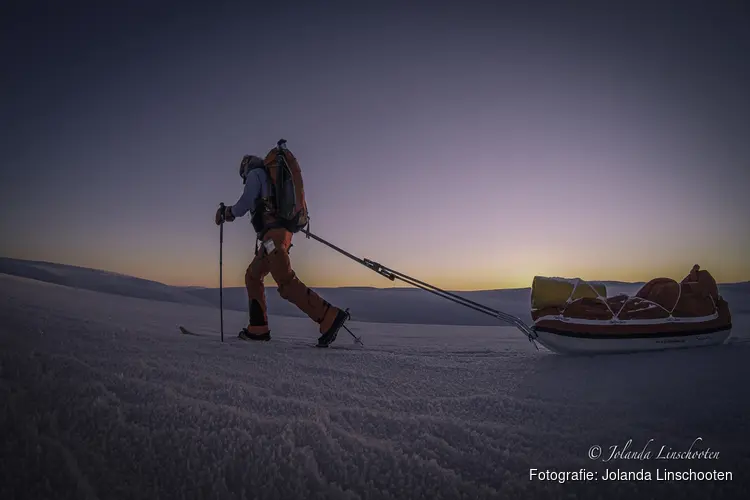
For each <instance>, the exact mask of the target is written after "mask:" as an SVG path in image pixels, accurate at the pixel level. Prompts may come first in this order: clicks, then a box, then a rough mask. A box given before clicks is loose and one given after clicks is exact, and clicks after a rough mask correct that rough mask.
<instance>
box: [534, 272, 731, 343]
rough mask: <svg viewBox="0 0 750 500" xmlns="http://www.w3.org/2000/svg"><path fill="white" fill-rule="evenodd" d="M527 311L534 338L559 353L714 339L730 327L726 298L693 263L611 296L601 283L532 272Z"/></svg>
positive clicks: (722, 338)
mask: <svg viewBox="0 0 750 500" xmlns="http://www.w3.org/2000/svg"><path fill="white" fill-rule="evenodd" d="M582 289H583V290H586V292H582V291H581V290H582ZM531 317H532V320H533V326H532V330H533V331H534V333H535V334H536V338H535V340H536V341H538V342H539V343H540V344H542V345H543V346H545V347H547V348H548V349H550V350H552V351H555V352H560V353H604V352H628V351H644V350H645V351H647V350H662V349H669V348H678V347H701V346H710V345H718V344H722V343H723V342H725V341H726V340H727V338H729V336H730V335H731V331H732V318H731V313H730V311H729V304H728V303H727V302H726V301H725V300H724V299H723V297H722V296H721V295H720V294H719V290H718V287H717V285H716V281H715V280H714V279H713V277H712V276H711V274H710V273H709V272H708V271H703V270H700V267H699V266H695V267H693V270H692V271H691V272H690V274H689V275H688V276H686V277H685V278H684V279H683V280H682V281H681V282H679V283H678V282H677V281H675V280H673V279H670V278H656V279H653V280H651V281H649V282H648V283H646V284H645V285H643V286H642V287H641V289H640V290H638V292H636V293H635V294H633V295H626V294H620V295H615V296H612V297H607V294H606V287H605V286H604V285H603V284H601V283H597V284H593V283H589V282H586V281H584V280H581V279H565V278H547V277H540V276H537V277H535V278H534V283H533V285H532V293H531Z"/></svg>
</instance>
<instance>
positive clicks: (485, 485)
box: [0, 274, 750, 500]
mask: <svg viewBox="0 0 750 500" xmlns="http://www.w3.org/2000/svg"><path fill="white" fill-rule="evenodd" d="M735 292H736V293H737V294H738V295H737V296H738V297H739V296H743V297H747V296H748V295H747V291H746V290H745V289H742V290H739V291H738V290H735ZM392 293H397V292H392ZM493 293H495V292H489V295H488V296H491V295H492V294H493ZM425 295H427V294H425ZM477 300H479V299H477ZM728 300H729V301H730V306H733V303H732V299H731V298H728ZM527 304H528V303H527ZM737 305H738V307H737V309H736V310H739V311H742V312H740V313H736V312H735V307H732V310H733V312H734V313H735V316H734V318H735V328H734V334H733V338H732V339H731V340H732V341H731V343H729V344H728V345H724V346H721V347H716V348H706V349H694V350H684V351H672V352H661V353H644V354H631V355H617V356H596V357H575V358H574V357H566V356H561V355H556V354H552V353H550V352H547V351H545V350H540V351H537V350H535V349H534V348H533V346H532V345H531V344H530V343H529V342H528V341H527V340H526V338H525V337H524V336H523V335H522V334H520V332H518V331H516V330H513V329H511V328H508V327H502V326H496V327H495V326H455V325H433V326H430V325H418V324H396V323H380V324H378V323H364V322H356V321H352V322H351V326H352V327H353V328H355V329H356V331H355V333H357V334H358V335H360V334H361V335H362V336H363V341H364V343H365V347H364V348H361V347H358V346H356V345H355V344H354V343H353V342H352V339H351V337H350V336H349V335H348V334H347V333H346V332H343V331H342V332H341V333H340V335H339V338H338V340H337V341H336V343H335V344H334V346H333V347H332V348H331V349H328V350H321V349H314V348H311V347H308V346H309V345H311V344H312V343H313V342H314V341H315V340H316V338H317V331H316V328H315V325H313V324H311V323H310V322H309V321H308V320H306V319H303V318H294V317H279V316H272V317H271V322H272V336H273V339H272V341H271V342H268V343H257V344H256V343H253V344H248V343H244V342H241V341H238V340H236V339H235V338H234V335H235V332H236V331H237V330H239V328H240V327H242V326H244V321H245V319H246V315H245V314H244V313H243V312H238V311H225V342H224V343H223V344H222V343H221V342H219V334H218V320H219V315H218V310H216V309H213V308H210V307H201V306H199V305H191V304H185V303H178V302H174V301H172V302H165V301H155V300H150V299H145V298H136V297H125V296H122V295H114V294H108V293H102V292H98V291H92V290H85V289H80V288H71V287H65V286H60V285H57V284H53V283H45V282H41V281H34V280H31V279H27V278H21V277H15V276H9V275H3V274H0V393H1V398H2V401H3V407H2V409H0V429H2V433H3V438H2V440H1V441H0V443H1V444H0V450H1V451H0V459H2V463H3V467H2V469H1V472H0V498H2V499H3V500H5V499H14V498H19V499H20V498H24V499H26V498H30V499H33V498H55V499H64V498H83V499H92V498H124V499H132V498H282V499H294V498H320V499H323V498H326V499H339V498H341V499H397V498H398V499H401V498H404V499H420V498H425V499H428V498H429V499H448V498H450V499H453V498H471V499H475V498H480V499H481V498H567V497H570V498H573V497H576V496H578V497H583V498H608V499H612V498H628V499H631V498H635V497H637V498H663V497H668V496H670V495H675V494H679V495H680V497H681V498H712V499H717V498H747V495H748V493H750V472H748V471H750V467H749V466H750V452H748V447H747V444H748V442H750V439H748V438H750V419H748V415H749V414H750V401H749V400H748V397H747V394H748V392H747V384H748V382H749V381H750V363H748V362H747V360H748V355H750V343H749V342H748V341H747V340H748V338H750V321H748V318H749V317H750V315H748V314H747V313H748V310H747V303H746V302H745V303H743V304H737ZM352 312H353V314H354V317H355V318H356V317H358V312H357V311H356V310H355V309H354V308H353V310H352ZM419 314H421V315H422V316H427V315H428V312H426V311H421V312H419ZM475 314H477V316H482V315H479V314H478V313H475ZM178 325H185V326H186V327H188V328H190V329H191V330H193V331H195V332H196V333H197V334H198V335H195V336H189V335H182V334H180V333H179V330H178V329H177V326H178ZM698 437H702V438H703V441H702V442H700V445H699V448H701V449H705V448H706V447H710V448H711V450H712V451H718V452H719V453H720V457H719V459H717V460H669V461H659V460H654V459H647V460H625V459H614V460H612V461H611V462H608V463H604V462H602V461H601V460H591V459H589V458H588V452H589V449H590V448H591V446H593V445H599V446H601V447H602V448H604V451H605V454H607V450H608V449H609V447H610V446H613V445H619V446H624V445H625V443H626V442H627V441H628V440H629V439H632V440H633V445H632V451H640V450H641V449H642V448H643V447H644V446H645V445H646V443H647V442H648V440H649V439H653V440H654V441H653V442H652V444H651V445H650V448H649V449H650V450H651V451H652V453H653V454H654V455H655V454H656V453H657V452H658V450H659V448H660V447H661V446H662V445H665V446H668V447H672V448H674V449H678V450H680V451H682V450H686V449H688V448H689V447H690V444H691V443H692V442H693V441H694V440H695V439H696V438H698ZM531 468H536V469H540V470H546V469H550V470H557V471H574V470H578V469H580V468H585V469H587V470H588V471H594V472H596V474H597V475H598V474H599V473H601V472H603V471H604V470H605V469H610V470H613V469H617V468H619V469H621V470H639V469H642V468H643V469H646V470H648V471H651V472H652V474H655V473H656V472H655V471H656V470H657V469H667V470H685V469H687V468H692V469H693V470H717V471H726V472H732V474H733V478H732V480H731V481H689V482H671V483H669V482H661V481H657V480H655V479H654V480H652V481H630V482H628V481H610V482H605V481H589V482H567V483H565V484H561V483H559V482H555V481H539V480H534V481H531V480H529V469H531ZM654 477H655V476H654Z"/></svg>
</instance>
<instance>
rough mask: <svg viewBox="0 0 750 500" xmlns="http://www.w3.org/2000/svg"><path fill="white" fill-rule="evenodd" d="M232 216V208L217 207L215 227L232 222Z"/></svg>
mask: <svg viewBox="0 0 750 500" xmlns="http://www.w3.org/2000/svg"><path fill="white" fill-rule="evenodd" d="M233 220H234V215H232V207H223V208H222V207H219V208H218V209H217V210H216V225H217V226H218V225H220V224H221V223H222V222H232V221H233Z"/></svg>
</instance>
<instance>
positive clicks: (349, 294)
mask: <svg viewBox="0 0 750 500" xmlns="http://www.w3.org/2000/svg"><path fill="white" fill-rule="evenodd" d="M0 273H4V274H10V275H14V276H20V277H24V278H30V279H35V280H39V281H45V282H49V283H55V284H58V285H64V286H69V287H74V288H84V289H87V290H94V291H99V292H104V293H110V294H116V295H123V296H127V297H137V298H142V299H149V300H158V301H166V302H177V303H182V304H190V305H196V306H204V307H218V306H219V290H218V288H205V287H175V286H170V285H165V284H164V283H159V282H156V281H150V280H145V279H141V278H135V277H132V276H125V275H122V274H117V273H112V272H108V271H101V270H96V269H88V268H83V267H77V266H69V265H65V264H54V263H49V262H35V261H27V260H19V259H10V258H4V257H0ZM599 283H604V284H606V285H607V293H608V295H615V294H618V293H627V294H632V293H635V292H636V291H637V290H638V289H639V288H640V287H641V286H642V285H643V283H623V282H619V281H599ZM720 289H721V291H722V294H724V295H725V297H726V298H727V300H728V301H729V303H730V305H731V306H732V309H733V310H737V311H738V312H739V311H740V310H746V309H747V308H748V307H750V306H749V305H748V304H750V282H745V283H732V284H726V285H720ZM315 291H316V292H318V293H319V294H320V295H321V296H322V297H323V298H325V299H326V300H328V301H329V302H331V303H333V304H335V305H338V306H340V307H348V308H350V309H351V311H352V317H353V319H356V320H358V321H367V322H382V323H407V324H439V325H478V326H479V325H497V324H498V321H497V320H496V319H495V318H494V317H492V316H488V315H484V314H481V313H478V312H476V311H473V310H471V309H468V308H466V307H463V306H460V305H458V304H455V303H452V302H449V301H447V300H445V299H444V298H441V297H438V296H435V295H433V294H430V293H427V292H425V291H423V290H419V289H416V288H410V287H398V288H373V287H341V288H324V287H319V288H315ZM455 293H456V294H457V295H460V296H462V297H465V298H468V299H470V300H473V301H475V302H478V303H480V304H484V305H486V306H488V307H492V308H494V309H498V310H501V311H503V312H506V313H509V314H513V315H515V316H518V317H519V318H521V319H523V320H524V321H527V322H530V321H531V318H530V314H529V298H530V297H529V295H530V293H531V289H530V288H514V289H497V290H481V291H470V292H455ZM223 295H224V307H225V308H226V309H229V310H237V311H243V312H246V311H247V310H248V306H247V294H246V291H245V288H244V287H232V288H225V289H224V292H223ZM266 298H267V300H268V307H269V312H270V313H271V314H274V315H280V316H293V317H302V316H303V314H302V313H301V312H300V311H299V310H298V309H297V308H296V307H294V306H293V305H292V304H290V303H289V302H287V301H286V300H284V299H282V298H281V297H280V296H279V294H278V292H277V290H276V288H275V287H267V289H266Z"/></svg>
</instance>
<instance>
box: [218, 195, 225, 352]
mask: <svg viewBox="0 0 750 500" xmlns="http://www.w3.org/2000/svg"><path fill="white" fill-rule="evenodd" d="M219 207H220V208H221V224H219V318H220V321H221V327H220V328H221V341H222V342H224V272H223V267H224V209H225V207H224V204H223V203H221V204H220V205H219Z"/></svg>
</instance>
